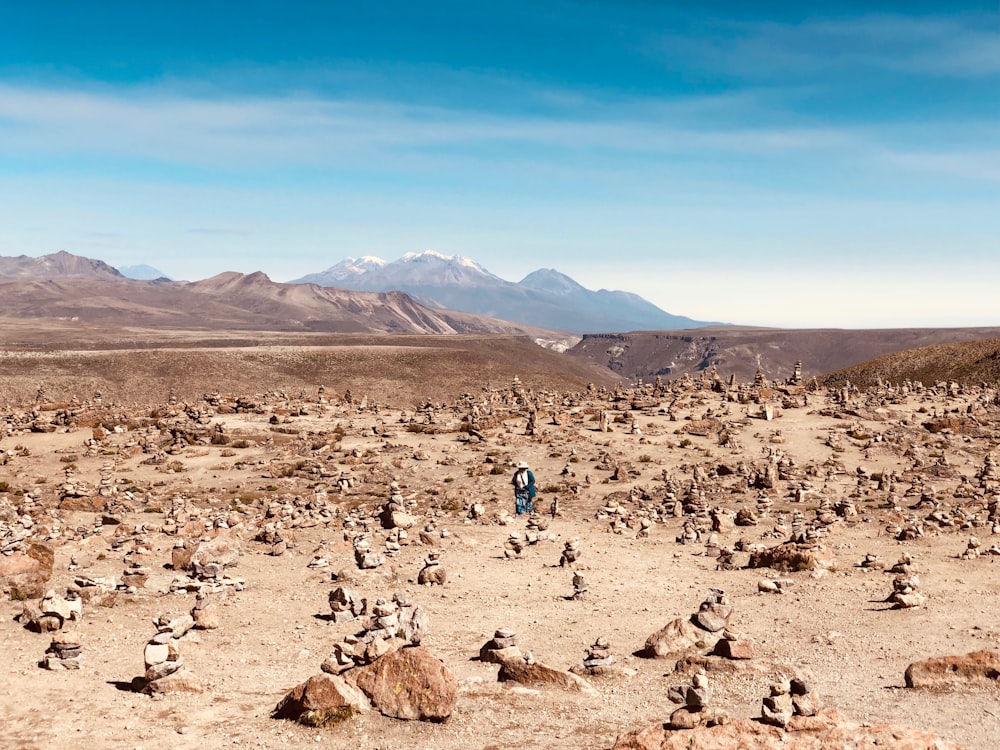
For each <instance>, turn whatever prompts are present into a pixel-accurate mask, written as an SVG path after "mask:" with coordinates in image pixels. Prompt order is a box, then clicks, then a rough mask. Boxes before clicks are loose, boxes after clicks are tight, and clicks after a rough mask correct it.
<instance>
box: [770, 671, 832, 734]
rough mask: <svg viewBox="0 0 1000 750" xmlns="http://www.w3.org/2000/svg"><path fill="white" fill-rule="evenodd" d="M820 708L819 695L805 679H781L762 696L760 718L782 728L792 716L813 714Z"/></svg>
mask: <svg viewBox="0 0 1000 750" xmlns="http://www.w3.org/2000/svg"><path fill="white" fill-rule="evenodd" d="M821 708H822V703H821V702H820V699H819V695H818V694H817V693H816V692H815V691H814V690H812V689H811V687H810V685H809V683H808V682H807V681H806V680H804V679H801V678H794V679H792V680H788V681H785V680H783V681H781V682H776V683H774V684H773V685H771V694H770V695H768V696H765V697H764V700H763V701H762V703H761V708H760V720H761V721H762V722H764V723H765V724H771V725H773V726H777V727H783V728H784V727H787V726H788V722H790V721H791V720H792V717H793V716H815V715H816V714H817V713H818V712H819V710H820V709H821Z"/></svg>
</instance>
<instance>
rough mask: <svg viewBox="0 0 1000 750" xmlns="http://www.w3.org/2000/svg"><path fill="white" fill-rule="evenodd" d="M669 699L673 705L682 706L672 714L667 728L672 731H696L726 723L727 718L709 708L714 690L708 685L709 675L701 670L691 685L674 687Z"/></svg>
mask: <svg viewBox="0 0 1000 750" xmlns="http://www.w3.org/2000/svg"><path fill="white" fill-rule="evenodd" d="M667 697H668V698H669V699H670V701H671V702H673V703H680V704H682V705H681V707H680V708H678V709H676V710H675V711H674V712H673V713H672V714H670V719H669V721H668V722H667V726H668V727H669V728H670V729H694V728H695V727H699V726H715V725H716V724H722V723H725V720H726V717H725V716H724V715H722V714H720V713H719V712H718V711H714V710H712V709H710V708H709V705H708V704H709V702H710V701H711V700H712V688H711V687H710V686H709V684H708V675H706V674H705V670H703V669H700V670H698V671H697V672H695V673H694V674H693V675H692V676H691V684H690V685H681V686H679V687H672V688H670V690H669V691H668V692H667Z"/></svg>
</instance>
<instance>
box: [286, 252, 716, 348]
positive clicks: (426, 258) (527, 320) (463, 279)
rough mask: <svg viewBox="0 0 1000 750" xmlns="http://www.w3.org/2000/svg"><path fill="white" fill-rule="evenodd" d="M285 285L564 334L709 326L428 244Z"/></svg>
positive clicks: (634, 299)
mask: <svg viewBox="0 0 1000 750" xmlns="http://www.w3.org/2000/svg"><path fill="white" fill-rule="evenodd" d="M291 283H293V284H301V283H313V284H319V285H320V286H340V287H344V288H346V289H353V290H357V291H368V292H388V291H394V290H399V291H403V292H406V293H407V294H410V295H412V296H413V297H414V298H416V299H417V300H419V301H420V302H421V303H422V304H425V305H428V306H434V307H441V308H447V309H450V310H460V311H463V312H471V313H476V314H478V315H488V316H490V317H494V318H500V319H502V320H510V321H514V322H517V323H522V324H526V325H532V326H538V327H541V328H551V329H556V330H561V331H569V332H572V333H611V332H616V331H636V330H663V329H679V328H697V327H700V326H706V325H711V324H710V323H707V322H704V321H697V320H692V319H691V318H686V317H684V316H680V315H671V314H670V313H667V312H664V311H663V310H661V309H660V308H658V307H657V306H656V305H654V304H652V303H651V302H647V301H646V300H644V299H643V298H642V297H639V296H638V295H635V294H630V293H628V292H617V291H608V290H606V289H602V290H600V291H596V292H595V291H591V290H589V289H586V288H585V287H583V286H581V285H580V284H578V283H577V282H576V281H574V280H573V279H571V278H570V277H569V276H566V275H565V274H562V273H560V272H559V271H556V270H554V269H540V270H538V271H535V272H533V273H531V274H528V275H527V276H526V277H525V278H524V279H522V280H521V281H520V282H518V283H514V282H512V281H506V280H504V279H502V278H500V277H499V276H496V275H494V274H492V273H490V272H489V271H487V270H486V269H485V268H483V267H482V266H481V265H479V264H478V263H476V262H475V261H473V260H470V259H468V258H465V257H462V256H460V255H443V254H441V253H437V252H434V251H433V250H428V251H426V252H423V253H407V254H406V255H404V256H403V257H402V258H400V259H399V260H396V261H393V262H388V261H385V260H382V259H381V258H374V257H370V256H369V257H364V258H360V259H355V258H347V259H345V260H343V261H341V262H340V263H338V264H337V265H335V266H333V267H331V268H328V269H327V270H326V271H323V272H321V273H314V274H309V275H308V276H303V277H302V278H300V279H295V280H294V281H292V282H291Z"/></svg>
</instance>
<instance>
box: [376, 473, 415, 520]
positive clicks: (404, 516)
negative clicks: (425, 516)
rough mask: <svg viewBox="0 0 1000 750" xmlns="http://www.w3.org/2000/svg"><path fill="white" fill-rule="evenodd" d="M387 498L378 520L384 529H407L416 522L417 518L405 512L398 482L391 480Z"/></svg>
mask: <svg viewBox="0 0 1000 750" xmlns="http://www.w3.org/2000/svg"><path fill="white" fill-rule="evenodd" d="M389 492H390V495H389V499H388V500H387V501H386V504H385V505H384V506H383V507H382V514H381V516H380V517H379V520H380V521H381V522H382V528H384V529H409V528H412V527H413V525H414V524H415V523H416V522H417V519H416V518H415V517H414V516H413V515H411V514H410V513H407V512H406V507H405V505H404V504H405V502H406V500H405V499H404V498H403V496H402V495H401V494H400V490H399V484H397V483H396V482H393V483H392V484H390V485H389Z"/></svg>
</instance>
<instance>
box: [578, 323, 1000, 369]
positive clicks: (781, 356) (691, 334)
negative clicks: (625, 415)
mask: <svg viewBox="0 0 1000 750" xmlns="http://www.w3.org/2000/svg"><path fill="white" fill-rule="evenodd" d="M992 337H1000V328H894V329H880V330H879V329H874V330H842V329H814V330H809V329H802V330H794V329H781V328H738V327H719V328H699V329H697V330H690V331H639V332H632V333H622V334H594V335H587V336H584V337H583V339H582V340H581V341H580V343H579V344H577V345H576V346H575V347H573V349H571V350H570V352H569V353H570V354H571V355H572V356H576V357H581V358H585V359H590V360H591V361H594V362H598V363H600V364H603V365H604V366H605V367H608V368H609V369H611V370H612V371H613V372H616V373H618V374H619V375H621V376H623V377H625V378H629V379H639V378H641V379H643V380H645V381H647V382H651V381H652V380H653V379H655V378H656V377H657V376H661V377H663V378H664V379H674V378H679V377H681V376H683V375H690V376H692V377H700V375H701V373H703V372H705V371H707V370H708V369H710V368H712V367H715V369H716V371H717V372H718V373H719V375H720V376H722V377H723V378H726V377H729V376H730V375H735V376H736V378H737V379H738V380H740V381H744V382H745V381H747V380H750V379H752V378H753V376H754V374H755V373H756V371H757V369H758V368H760V369H761V370H762V371H763V372H764V374H765V375H766V376H767V377H768V378H770V379H772V380H776V379H783V378H787V377H789V376H790V375H791V374H792V369H793V367H794V366H795V362H796V361H799V360H801V362H802V372H803V375H804V376H805V377H807V378H811V377H818V376H822V375H824V374H826V373H830V372H835V371H839V370H842V369H843V368H846V367H850V366H852V365H855V364H857V363H859V362H866V361H868V360H871V359H875V358H877V357H880V356H883V355H886V354H890V353H892V352H898V351H903V350H909V349H915V348H918V347H923V346H930V345H938V344H952V343H957V342H963V341H965V342H968V341H979V340H982V339H987V338H992Z"/></svg>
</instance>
